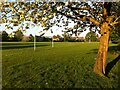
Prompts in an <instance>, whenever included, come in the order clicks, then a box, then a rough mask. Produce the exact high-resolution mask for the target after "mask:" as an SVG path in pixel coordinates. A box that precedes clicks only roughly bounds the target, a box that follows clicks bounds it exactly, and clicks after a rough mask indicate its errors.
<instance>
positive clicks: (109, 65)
mask: <svg viewBox="0 0 120 90" xmlns="http://www.w3.org/2000/svg"><path fill="white" fill-rule="evenodd" d="M119 60H120V55H119V56H118V57H117V58H115V59H114V60H113V61H111V62H109V63H108V64H107V66H106V70H105V71H106V74H105V76H108V74H109V72H110V71H111V69H112V68H113V67H114V66H115V65H116V63H117V62H118V61H119Z"/></svg>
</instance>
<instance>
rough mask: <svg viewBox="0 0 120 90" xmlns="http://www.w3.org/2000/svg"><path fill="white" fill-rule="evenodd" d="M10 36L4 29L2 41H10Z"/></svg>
mask: <svg viewBox="0 0 120 90" xmlns="http://www.w3.org/2000/svg"><path fill="white" fill-rule="evenodd" d="M8 39H9V36H8V33H7V32H6V31H2V41H8Z"/></svg>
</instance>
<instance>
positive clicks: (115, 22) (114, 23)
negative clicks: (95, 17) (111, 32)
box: [112, 16, 120, 26]
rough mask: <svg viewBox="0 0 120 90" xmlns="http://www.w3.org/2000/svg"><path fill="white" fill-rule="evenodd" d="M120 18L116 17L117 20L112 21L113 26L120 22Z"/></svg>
mask: <svg viewBox="0 0 120 90" xmlns="http://www.w3.org/2000/svg"><path fill="white" fill-rule="evenodd" d="M119 19H120V16H119V17H118V18H116V20H115V21H114V22H113V23H112V26H114V25H116V24H118V23H119V22H117V21H118V20H119Z"/></svg>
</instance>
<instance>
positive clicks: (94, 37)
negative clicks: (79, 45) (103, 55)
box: [85, 31, 98, 42]
mask: <svg viewBox="0 0 120 90" xmlns="http://www.w3.org/2000/svg"><path fill="white" fill-rule="evenodd" d="M85 40H86V41H88V42H95V41H98V35H97V34H96V33H95V32H93V31H90V32H88V33H87V34H86V36H85Z"/></svg>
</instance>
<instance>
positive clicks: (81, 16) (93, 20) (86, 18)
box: [57, 11, 100, 26]
mask: <svg viewBox="0 0 120 90" xmlns="http://www.w3.org/2000/svg"><path fill="white" fill-rule="evenodd" d="M57 13H59V14H61V15H64V16H66V17H68V18H71V19H76V20H80V21H90V22H92V23H94V24H95V25H97V26H99V25H100V22H98V21H97V20H95V19H93V18H91V17H89V16H86V15H77V16H72V15H67V14H65V13H62V12H60V11H57Z"/></svg>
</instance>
